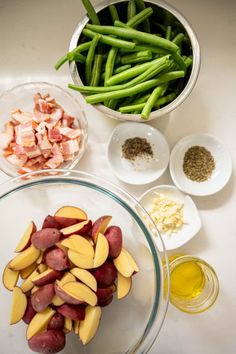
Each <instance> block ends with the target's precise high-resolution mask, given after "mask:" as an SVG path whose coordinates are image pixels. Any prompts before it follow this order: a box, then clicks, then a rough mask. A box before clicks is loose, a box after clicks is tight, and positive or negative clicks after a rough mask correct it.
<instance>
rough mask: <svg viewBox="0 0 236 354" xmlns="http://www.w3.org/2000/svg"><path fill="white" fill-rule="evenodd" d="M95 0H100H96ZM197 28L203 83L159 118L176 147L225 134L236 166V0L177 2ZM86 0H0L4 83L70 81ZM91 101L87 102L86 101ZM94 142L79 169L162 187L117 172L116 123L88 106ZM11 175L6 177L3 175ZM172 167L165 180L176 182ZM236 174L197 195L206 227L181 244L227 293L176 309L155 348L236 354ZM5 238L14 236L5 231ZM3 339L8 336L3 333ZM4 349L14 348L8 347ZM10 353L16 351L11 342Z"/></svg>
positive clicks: (0, 80) (0, 76) (176, 353)
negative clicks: (111, 162)
mask: <svg viewBox="0 0 236 354" xmlns="http://www.w3.org/2000/svg"><path fill="white" fill-rule="evenodd" d="M94 2H97V1H95V0H94ZM170 2H171V3H172V4H173V5H174V6H176V7H178V9H179V10H180V11H182V12H183V13H184V15H185V16H186V17H187V18H188V19H189V21H190V22H191V23H192V25H193V26H194V28H195V30H196V32H197V34H198V38H199V41H200V44H201V49H202V68H201V72H200V76H199V79H198V82H197V84H196V86H195V88H194V90H193V92H192V94H191V95H190V97H189V98H188V99H187V101H186V102H185V103H184V104H182V106H181V107H179V108H178V109H177V110H176V111H175V112H173V113H171V114H170V115H169V116H168V117H163V118H160V119H159V120H157V121H154V122H153V123H152V125H155V126H156V127H158V129H160V130H161V131H162V132H163V133H164V135H165V137H166V138H167V141H168V143H169V145H170V147H171V148H172V147H173V146H174V144H175V143H176V142H177V141H178V140H179V139H180V138H182V137H184V136H185V135H188V134H192V133H204V132H207V133H210V134H213V135H215V136H216V137H219V138H220V140H221V141H222V142H223V143H224V145H225V146H226V148H227V149H228V150H229V152H230V154H231V157H232V159H233V166H234V168H235V167H236V139H235V132H236V119H235V117H236V103H235V82H236V71H235V56H236V37H235V32H236V2H235V0H227V1H223V0H216V1H212V0H198V1H196V0H170ZM82 13H84V12H83V10H82V6H81V4H80V1H78V0H67V1H65V0H43V1H32V0H11V1H9V0H0V43H1V56H0V85H1V87H0V89H1V90H2V89H5V88H10V87H11V86H13V85H16V84H17V83H21V82H24V81H30V80H47V81H51V82H54V83H58V84H64V83H65V82H69V81H70V76H69V70H68V68H67V67H66V66H65V67H64V68H62V70H61V71H60V72H58V73H57V72H55V71H54V69H53V65H54V63H55V61H56V60H57V59H58V57H60V56H61V55H62V54H64V52H65V51H66V50H67V47H68V44H69V41H70V37H71V34H72V32H73V30H74V28H75V26H76V24H77V22H78V18H79V17H80V16H81V15H82ZM82 104H83V106H84V107H85V104H84V103H83V102H82ZM85 109H86V113H87V117H88V121H89V134H90V135H89V146H88V148H87V151H86V152H85V155H84V156H83V158H82V160H81V161H80V163H79V166H78V168H80V169H81V170H86V171H89V172H91V173H95V174H97V175H101V176H103V177H105V178H107V179H109V180H111V181H113V182H116V183H117V184H119V185H121V186H122V187H124V188H126V189H127V190H129V191H130V192H131V193H133V194H134V195H136V196H139V195H141V194H142V193H143V192H144V191H145V190H146V189H147V188H150V187H152V186H154V185H155V184H156V183H155V182H154V183H152V184H151V185H148V186H146V187H145V186H142V187H135V186H128V185H126V184H124V183H122V182H119V180H118V179H116V178H115V177H114V175H113V174H112V172H111V170H110V169H109V168H108V164H107V161H106V146H107V141H108V139H109V136H110V134H111V131H112V129H113V128H114V127H115V125H116V124H117V123H116V122H114V121H112V120H109V119H108V118H105V117H103V116H102V115H101V114H98V113H96V112H95V110H94V109H93V108H92V107H85ZM5 179H6V177H5V176H4V175H2V176H1V181H4V180H5ZM170 183H171V179H170V175H169V173H168V172H166V173H165V174H164V175H163V176H162V177H161V178H160V180H159V184H170ZM234 185H235V174H234V173H233V176H232V177H231V179H230V181H229V183H228V184H227V186H226V187H225V188H224V189H223V190H222V191H220V192H219V193H217V194H215V195H213V196H209V197H201V198H200V197H194V198H193V199H194V201H195V203H196V205H197V207H198V208H199V210H200V213H201V217H202V221H203V228H202V230H201V231H200V233H199V234H198V236H196V237H195V238H194V239H193V240H192V241H190V242H189V243H188V244H186V245H185V246H183V247H182V248H181V249H180V250H181V252H183V253H187V254H192V255H197V256H199V257H201V258H203V259H204V260H206V261H207V262H209V263H210V264H211V265H212V266H213V267H214V268H215V270H216V272H217V274H218V277H219V281H220V286H221V291H220V295H219V299H218V301H217V302H216V304H215V305H214V306H213V307H212V309H210V310H209V311H207V312H205V313H202V314H199V315H188V314H185V313H182V312H180V311H178V310H177V309H175V308H173V306H170V307H169V311H168V314H167V317H166V321H165V323H164V326H163V328H162V330H161V333H160V335H159V337H158V339H157V341H156V343H155V344H154V346H153V348H152V350H151V351H150V353H151V354H157V353H160V354H190V353H191V354H199V353H201V354H222V353H227V354H234V353H235V348H236V335H235V318H236V282H235V279H234V278H235V276H234V275H235V274H236V261H235V249H236V235H235V230H236V227H235V210H236V193H235V188H234ZM1 237H6V239H7V236H4V234H3V233H2V235H1ZM0 339H2V336H1V334H0ZM0 353H1V354H7V353H2V352H1V347H0ZM9 353H11V349H10V348H9Z"/></svg>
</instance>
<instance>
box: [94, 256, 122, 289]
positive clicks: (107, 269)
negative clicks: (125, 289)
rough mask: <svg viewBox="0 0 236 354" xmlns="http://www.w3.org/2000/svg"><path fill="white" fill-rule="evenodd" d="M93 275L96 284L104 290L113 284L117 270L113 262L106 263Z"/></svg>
mask: <svg viewBox="0 0 236 354" xmlns="http://www.w3.org/2000/svg"><path fill="white" fill-rule="evenodd" d="M93 275H94V276H95V278H96V280H97V284H98V286H99V287H101V288H106V287H108V286H110V285H112V284H113V283H114V281H115V280H116V277H117V270H116V267H115V266H114V264H113V262H110V261H106V262H105V263H104V264H103V265H101V266H100V267H99V268H97V269H96V270H95V271H94V273H93Z"/></svg>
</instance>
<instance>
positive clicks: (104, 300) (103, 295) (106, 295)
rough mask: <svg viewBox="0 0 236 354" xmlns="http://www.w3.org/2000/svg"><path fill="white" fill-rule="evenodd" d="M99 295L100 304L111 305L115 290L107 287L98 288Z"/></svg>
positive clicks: (102, 305)
mask: <svg viewBox="0 0 236 354" xmlns="http://www.w3.org/2000/svg"><path fill="white" fill-rule="evenodd" d="M96 294H97V297H98V303H97V305H98V306H101V307H104V306H107V305H109V304H110V303H111V302H112V299H113V291H112V290H111V289H110V288H106V289H101V288H98V289H97V292H96Z"/></svg>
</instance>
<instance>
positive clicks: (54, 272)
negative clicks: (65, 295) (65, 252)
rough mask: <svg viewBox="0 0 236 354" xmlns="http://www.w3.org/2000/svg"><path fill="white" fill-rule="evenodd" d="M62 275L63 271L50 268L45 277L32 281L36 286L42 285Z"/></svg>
mask: <svg viewBox="0 0 236 354" xmlns="http://www.w3.org/2000/svg"><path fill="white" fill-rule="evenodd" d="M62 276H63V272H61V271H58V270H54V269H52V271H51V272H50V273H49V274H48V275H46V276H45V277H42V278H41V279H38V280H34V281H32V282H33V283H34V285H36V286H43V285H46V284H50V283H53V282H54V281H55V280H58V279H61V277H62Z"/></svg>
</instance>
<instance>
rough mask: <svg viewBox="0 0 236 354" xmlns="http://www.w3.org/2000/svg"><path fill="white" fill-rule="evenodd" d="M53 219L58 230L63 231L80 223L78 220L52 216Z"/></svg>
mask: <svg viewBox="0 0 236 354" xmlns="http://www.w3.org/2000/svg"><path fill="white" fill-rule="evenodd" d="M54 219H55V220H56V222H57V223H58V225H59V229H63V228H64V227H69V226H72V225H74V224H77V223H78V222H80V220H78V219H74V218H64V217H63V216H54Z"/></svg>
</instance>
